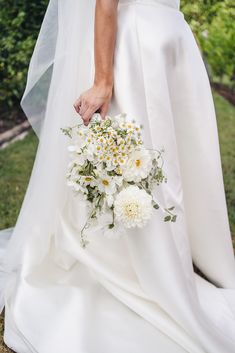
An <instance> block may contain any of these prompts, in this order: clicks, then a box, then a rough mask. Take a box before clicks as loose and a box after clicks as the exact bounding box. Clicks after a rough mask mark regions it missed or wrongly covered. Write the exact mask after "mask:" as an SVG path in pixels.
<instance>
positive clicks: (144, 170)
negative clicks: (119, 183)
mask: <svg viewBox="0 0 235 353" xmlns="http://www.w3.org/2000/svg"><path fill="white" fill-rule="evenodd" d="M151 168H152V157H151V154H150V152H149V151H148V150H146V149H144V148H141V149H137V150H134V151H133V152H131V153H130V155H129V158H128V161H127V163H126V164H125V168H124V170H123V178H124V179H125V180H126V181H134V182H139V181H141V179H144V178H147V176H148V175H149V172H150V170H151Z"/></svg>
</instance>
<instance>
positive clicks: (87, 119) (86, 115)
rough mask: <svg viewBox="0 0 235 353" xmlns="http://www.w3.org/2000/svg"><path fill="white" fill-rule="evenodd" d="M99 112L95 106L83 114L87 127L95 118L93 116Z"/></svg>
mask: <svg viewBox="0 0 235 353" xmlns="http://www.w3.org/2000/svg"><path fill="white" fill-rule="evenodd" d="M96 110H97V107H96V106H93V107H90V108H88V109H87V110H86V112H85V113H84V114H83V116H82V120H83V121H84V124H85V125H86V126H87V125H88V124H89V122H90V120H91V118H92V116H93V114H94V113H95V112H96Z"/></svg>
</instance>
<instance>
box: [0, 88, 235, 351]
mask: <svg viewBox="0 0 235 353" xmlns="http://www.w3.org/2000/svg"><path fill="white" fill-rule="evenodd" d="M214 99H215V104H216V111H217V118H218V128H219V137H220V146H221V155H222V163H223V172H224V182H225V189H226V198H227V204H228V211H229V219H230V225H231V230H232V233H233V235H234V237H233V239H235V108H234V107H233V106H232V105H231V104H229V103H228V102H227V101H226V100H225V99H224V98H222V97H220V96H219V95H218V94H214ZM36 149H37V138H36V136H35V135H34V134H33V132H30V134H29V135H28V136H27V137H26V138H25V139H24V140H23V141H17V142H15V143H14V144H12V145H10V146H8V147H7V148H6V149H4V150H0V190H1V194H0V229H1V228H6V227H10V226H12V225H14V223H15V221H16V218H17V215H18V212H19V209H20V205H21V203H22V200H23V196H24V193H25V190H26V187H27V183H28V180H29V177H30V173H31V169H32V165H33V161H34V156H35V153H36ZM0 330H1V333H2V332H3V316H1V318H0ZM1 336H2V335H1ZM7 352H12V351H10V350H8V349H7V347H5V346H4V343H3V341H2V340H0V353H7Z"/></svg>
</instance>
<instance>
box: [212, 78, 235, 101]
mask: <svg viewBox="0 0 235 353" xmlns="http://www.w3.org/2000/svg"><path fill="white" fill-rule="evenodd" d="M211 86H212V87H213V88H214V90H215V91H216V92H218V93H219V94H220V95H221V96H223V97H224V98H225V99H227V101H228V102H230V103H231V104H233V105H234V106H235V89H234V90H232V89H231V88H228V87H227V86H225V85H223V84H221V83H211Z"/></svg>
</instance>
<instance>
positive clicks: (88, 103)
mask: <svg viewBox="0 0 235 353" xmlns="http://www.w3.org/2000/svg"><path fill="white" fill-rule="evenodd" d="M112 89H113V88H112V86H111V85H110V86H106V85H97V84H94V85H93V86H92V87H91V88H90V89H89V90H88V91H85V92H84V93H82V94H81V95H80V97H79V98H78V99H77V100H76V102H75V103H74V108H75V110H76V112H77V113H78V114H79V115H80V116H81V118H82V120H83V122H84V125H86V126H87V125H88V124H89V122H90V120H91V118H92V115H93V114H94V113H95V112H96V111H97V110H98V111H99V113H100V115H101V117H102V119H104V118H105V116H106V114H107V111H108V107H109V102H110V100H111V98H112Z"/></svg>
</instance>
